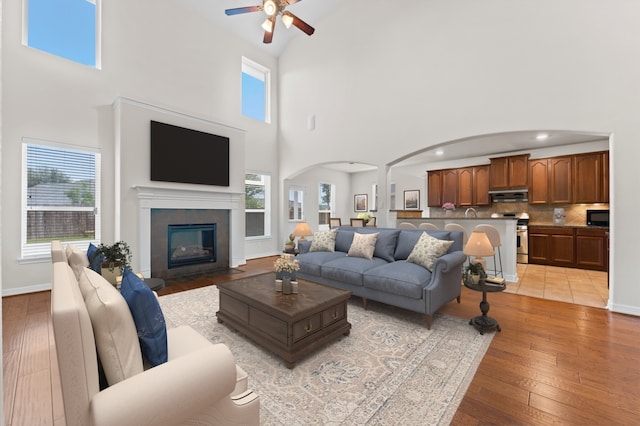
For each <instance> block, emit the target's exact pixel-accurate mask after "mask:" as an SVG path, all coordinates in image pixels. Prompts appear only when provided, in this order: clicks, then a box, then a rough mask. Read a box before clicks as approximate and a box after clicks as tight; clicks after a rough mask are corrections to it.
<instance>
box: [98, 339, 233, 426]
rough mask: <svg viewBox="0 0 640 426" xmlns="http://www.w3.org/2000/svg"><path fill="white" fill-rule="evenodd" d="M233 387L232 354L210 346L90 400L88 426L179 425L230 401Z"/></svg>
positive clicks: (224, 347)
mask: <svg viewBox="0 0 640 426" xmlns="http://www.w3.org/2000/svg"><path fill="white" fill-rule="evenodd" d="M235 385H236V364H235V359H234V357H233V355H232V354H231V351H230V350H229V348H228V347H227V346H225V345H223V344H217V345H211V346H209V347H207V348H203V349H200V350H198V351H196V352H194V353H192V354H189V355H185V356H183V357H180V358H177V359H174V360H172V361H170V362H167V363H164V364H161V365H159V366H157V367H154V368H152V369H149V370H147V371H145V372H143V373H140V374H137V375H135V376H133V377H130V378H129V379H126V380H123V381H121V382H119V383H117V384H115V385H113V386H110V387H109V388H107V389H105V390H103V391H102V392H99V393H97V394H96V395H95V396H94V397H93V399H92V400H91V408H90V410H91V414H90V415H91V418H92V424H94V425H132V426H133V425H143V424H149V425H151V424H153V425H173V424H181V423H183V422H184V420H186V419H188V418H190V417H193V416H194V415H196V414H198V413H200V412H202V411H204V410H206V409H207V408H209V407H211V406H213V405H215V404H217V403H218V402H219V400H222V399H225V398H226V399H229V400H230V394H231V392H232V391H233V389H234V387H235ZM226 403H228V402H226Z"/></svg>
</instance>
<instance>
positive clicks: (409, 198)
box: [404, 189, 420, 210]
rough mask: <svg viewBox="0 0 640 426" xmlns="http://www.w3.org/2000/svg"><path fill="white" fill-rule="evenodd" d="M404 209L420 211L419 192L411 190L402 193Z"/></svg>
mask: <svg viewBox="0 0 640 426" xmlns="http://www.w3.org/2000/svg"><path fill="white" fill-rule="evenodd" d="M404 209H405V210H419V209H420V190H419V189H411V190H408V191H404Z"/></svg>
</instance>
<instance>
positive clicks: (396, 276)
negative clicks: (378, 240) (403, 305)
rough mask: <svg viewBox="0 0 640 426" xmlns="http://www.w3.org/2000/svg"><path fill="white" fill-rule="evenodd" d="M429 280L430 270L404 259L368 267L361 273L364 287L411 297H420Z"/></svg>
mask: <svg viewBox="0 0 640 426" xmlns="http://www.w3.org/2000/svg"><path fill="white" fill-rule="evenodd" d="M430 281H431V272H430V271H428V270H426V269H425V268H423V267H422V266H419V265H416V264H414V263H409V262H407V261H404V260H398V261H396V262H391V263H387V264H385V265H381V266H378V267H376V268H373V269H369V270H368V271H366V272H365V273H364V275H363V285H364V286H365V287H366V288H370V289H372V290H378V291H381V292H384V293H389V294H395V295H398V296H404V297H410V298H412V299H421V298H422V292H423V288H424V287H425V286H426V285H427V284H428V283H429V282H430Z"/></svg>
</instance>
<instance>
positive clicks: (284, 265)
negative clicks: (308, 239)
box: [273, 254, 300, 281]
mask: <svg viewBox="0 0 640 426" xmlns="http://www.w3.org/2000/svg"><path fill="white" fill-rule="evenodd" d="M273 266H274V267H275V269H276V279H277V280H281V279H282V278H284V277H288V278H290V279H291V281H295V279H296V271H298V270H300V265H299V264H298V261H297V260H296V258H295V256H292V255H289V254H283V255H280V257H278V258H277V259H276V260H275V262H273Z"/></svg>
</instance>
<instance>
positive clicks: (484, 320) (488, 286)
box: [462, 279, 507, 334]
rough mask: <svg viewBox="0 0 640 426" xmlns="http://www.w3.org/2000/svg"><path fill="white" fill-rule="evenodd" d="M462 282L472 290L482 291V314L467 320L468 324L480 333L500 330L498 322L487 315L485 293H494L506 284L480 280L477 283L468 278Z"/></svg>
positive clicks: (487, 303)
mask: <svg viewBox="0 0 640 426" xmlns="http://www.w3.org/2000/svg"><path fill="white" fill-rule="evenodd" d="M462 282H463V283H464V286H465V287H467V288H469V289H471V290H474V291H481V292H482V302H480V312H482V315H478V316H477V317H473V318H471V319H470V320H469V324H470V325H472V326H474V327H475V329H476V330H478V331H479V332H480V334H484V332H485V331H492V330H497V331H501V330H500V324H498V321H496V320H495V319H494V318H491V317H490V316H488V315H487V313H488V312H489V302H487V293H496V292H499V291H503V290H504V289H505V288H507V286H506V285H505V284H493V283H486V282H484V281H481V282H479V283H477V284H475V283H473V282H472V281H471V280H469V279H463V280H462Z"/></svg>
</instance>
